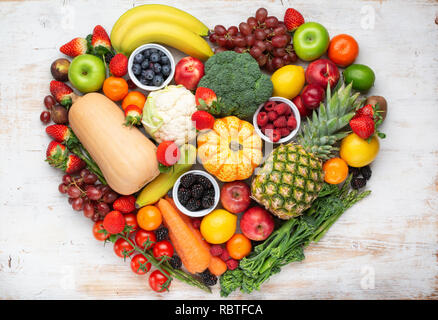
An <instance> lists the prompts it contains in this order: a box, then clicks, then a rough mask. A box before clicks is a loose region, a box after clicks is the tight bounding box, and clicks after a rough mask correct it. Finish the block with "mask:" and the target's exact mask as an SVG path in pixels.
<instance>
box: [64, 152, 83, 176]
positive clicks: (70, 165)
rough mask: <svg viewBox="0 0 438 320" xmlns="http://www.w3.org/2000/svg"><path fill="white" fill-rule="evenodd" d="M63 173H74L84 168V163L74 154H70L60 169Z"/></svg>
mask: <svg viewBox="0 0 438 320" xmlns="http://www.w3.org/2000/svg"><path fill="white" fill-rule="evenodd" d="M60 168H61V169H63V170H64V171H65V173H75V172H78V171H79V170H82V169H83V168H85V162H84V161H83V160H82V159H81V158H79V157H78V156H77V155H75V154H70V155H69V156H68V158H67V159H66V161H65V162H64V163H63V165H62V166H61V167H60Z"/></svg>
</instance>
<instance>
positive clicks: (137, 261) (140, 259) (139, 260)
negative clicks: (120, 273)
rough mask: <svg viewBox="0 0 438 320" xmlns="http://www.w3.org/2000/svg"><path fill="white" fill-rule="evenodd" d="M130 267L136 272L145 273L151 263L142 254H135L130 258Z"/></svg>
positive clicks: (149, 268)
mask: <svg viewBox="0 0 438 320" xmlns="http://www.w3.org/2000/svg"><path fill="white" fill-rule="evenodd" d="M131 269H132V271H133V272H134V273H136V274H145V273H147V272H148V271H149V270H151V263H150V262H148V260H147V259H146V257H145V256H144V255H142V254H137V255H135V256H134V258H132V260H131Z"/></svg>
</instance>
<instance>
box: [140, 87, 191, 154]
mask: <svg viewBox="0 0 438 320" xmlns="http://www.w3.org/2000/svg"><path fill="white" fill-rule="evenodd" d="M195 111H196V101H195V96H194V95H193V93H192V92H191V91H190V90H187V89H186V88H185V87H184V86H182V85H179V86H174V85H171V86H167V87H166V88H164V89H161V90H158V91H153V92H151V93H150V94H149V96H148V98H147V100H146V103H145V105H144V109H143V119H142V123H143V126H144V128H145V130H146V132H147V133H149V134H150V136H151V137H152V138H153V139H154V140H155V141H156V142H158V143H161V142H163V141H174V142H175V143H176V144H177V145H182V144H184V143H186V142H188V141H190V140H192V139H194V138H195V137H196V129H195V128H194V126H193V123H192V119H191V117H192V114H193V113H194V112H195Z"/></svg>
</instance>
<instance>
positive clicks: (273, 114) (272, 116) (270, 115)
mask: <svg viewBox="0 0 438 320" xmlns="http://www.w3.org/2000/svg"><path fill="white" fill-rule="evenodd" d="M277 118H278V114H277V112H275V111H269V112H268V119H269V121H275V120H276V119H277Z"/></svg>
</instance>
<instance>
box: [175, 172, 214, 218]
mask: <svg viewBox="0 0 438 320" xmlns="http://www.w3.org/2000/svg"><path fill="white" fill-rule="evenodd" d="M172 192H173V194H172V195H173V200H174V201H175V205H176V206H177V207H178V209H179V210H180V211H181V212H182V213H184V214H186V215H188V216H191V217H202V216H205V215H207V214H208V213H210V212H211V211H213V209H214V208H215V207H216V206H217V205H218V203H219V192H220V190H219V185H218V183H217V182H216V180H215V179H214V178H213V177H212V176H211V175H210V174H208V173H207V172H205V171H201V170H192V171H189V172H187V173H185V174H183V175H182V176H181V177H180V178H179V179H178V180H177V181H176V183H175V185H174V187H173V191H172Z"/></svg>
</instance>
